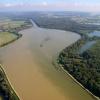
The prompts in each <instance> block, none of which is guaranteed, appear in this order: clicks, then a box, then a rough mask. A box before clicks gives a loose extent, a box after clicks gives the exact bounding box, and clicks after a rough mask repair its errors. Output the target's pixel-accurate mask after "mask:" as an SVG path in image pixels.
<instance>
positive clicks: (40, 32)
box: [0, 20, 94, 100]
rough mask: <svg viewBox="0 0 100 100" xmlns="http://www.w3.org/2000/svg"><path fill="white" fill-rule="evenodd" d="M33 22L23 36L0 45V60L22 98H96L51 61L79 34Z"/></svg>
mask: <svg viewBox="0 0 100 100" xmlns="http://www.w3.org/2000/svg"><path fill="white" fill-rule="evenodd" d="M31 21H32V20H31ZM32 23H33V27H32V28H29V29H26V30H23V31H20V33H21V34H22V35H23V36H22V38H20V39H18V40H17V41H15V42H14V43H12V44H9V45H8V46H6V47H3V48H0V55H1V58H0V61H1V63H2V64H3V65H4V70H5V72H6V74H7V77H8V79H9V81H10V83H11V85H12V86H13V89H14V90H15V91H16V93H17V94H18V96H19V97H20V100H31V99H35V100H94V98H93V97H92V96H91V95H89V93H88V92H86V91H85V90H84V89H83V88H82V87H80V86H79V85H78V84H77V83H76V82H75V81H74V80H73V79H72V78H71V77H70V76H69V75H67V74H66V73H64V71H63V70H61V69H58V70H57V69H56V68H55V66H54V65H53V64H52V62H53V60H54V59H55V57H56V55H58V54H59V52H60V51H61V50H62V49H63V48H65V47H66V46H69V45H71V44H73V43H74V42H75V41H77V40H78V39H80V35H78V34H76V33H73V32H69V31H61V30H56V29H45V28H39V27H38V26H37V25H36V24H35V23H34V22H32ZM9 58H10V59H9Z"/></svg>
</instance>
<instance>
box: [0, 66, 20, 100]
mask: <svg viewBox="0 0 100 100" xmlns="http://www.w3.org/2000/svg"><path fill="white" fill-rule="evenodd" d="M3 68H4V67H3V65H1V64H0V95H1V96H2V99H3V100H5V99H10V100H20V99H19V97H18V95H16V94H17V92H16V91H15V90H14V88H13V86H12V85H11V83H10V81H9V78H8V77H7V76H6V72H5V71H4V69H3ZM1 76H2V77H1ZM1 87H2V88H1Z"/></svg>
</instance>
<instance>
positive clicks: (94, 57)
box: [58, 40, 100, 97]
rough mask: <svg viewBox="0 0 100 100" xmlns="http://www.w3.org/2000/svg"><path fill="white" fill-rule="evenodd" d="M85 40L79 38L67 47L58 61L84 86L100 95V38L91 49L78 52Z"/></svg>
mask: <svg viewBox="0 0 100 100" xmlns="http://www.w3.org/2000/svg"><path fill="white" fill-rule="evenodd" d="M85 42H86V41H85V40H79V41H77V42H76V43H75V44H73V45H71V46H69V47H67V48H65V49H64V50H63V51H62V52H61V53H60V55H59V57H58V63H59V64H60V65H61V66H62V67H63V68H64V69H66V70H67V71H68V72H69V73H70V74H71V75H72V76H73V77H75V78H76V79H77V80H78V81H79V82H80V83H81V84H82V85H83V86H84V87H86V88H87V89H89V90H90V91H91V92H92V93H93V94H95V95H96V96H98V97H100V40H98V41H97V42H96V44H95V45H93V46H92V47H91V48H90V49H88V50H86V51H85V52H83V53H82V54H78V53H77V50H79V48H80V47H81V46H82V45H83V44H84V43H85Z"/></svg>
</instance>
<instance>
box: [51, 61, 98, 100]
mask: <svg viewBox="0 0 100 100" xmlns="http://www.w3.org/2000/svg"><path fill="white" fill-rule="evenodd" d="M55 63H56V64H54V63H53V64H54V65H55V66H56V68H57V69H59V67H60V68H61V70H62V71H63V72H65V73H66V74H67V75H69V76H70V77H71V78H72V79H73V80H74V81H75V82H76V83H77V84H78V85H79V86H80V87H82V88H83V89H84V90H85V91H87V92H88V93H89V94H90V95H91V96H92V97H93V98H94V99H95V100H100V99H99V97H97V96H95V95H94V94H93V93H91V92H90V91H89V90H88V89H86V88H85V87H84V86H83V85H82V84H81V83H80V82H78V81H77V80H76V79H75V78H74V77H73V76H72V75H71V74H70V73H69V72H68V71H67V70H65V69H64V67H63V66H62V65H60V64H58V63H57V62H55Z"/></svg>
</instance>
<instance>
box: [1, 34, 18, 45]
mask: <svg viewBox="0 0 100 100" xmlns="http://www.w3.org/2000/svg"><path fill="white" fill-rule="evenodd" d="M17 38H18V36H17V35H16V34H13V33H10V32H0V46H3V45H5V44H8V43H9V42H11V41H14V40H16V39H17Z"/></svg>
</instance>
